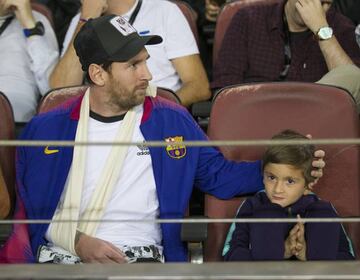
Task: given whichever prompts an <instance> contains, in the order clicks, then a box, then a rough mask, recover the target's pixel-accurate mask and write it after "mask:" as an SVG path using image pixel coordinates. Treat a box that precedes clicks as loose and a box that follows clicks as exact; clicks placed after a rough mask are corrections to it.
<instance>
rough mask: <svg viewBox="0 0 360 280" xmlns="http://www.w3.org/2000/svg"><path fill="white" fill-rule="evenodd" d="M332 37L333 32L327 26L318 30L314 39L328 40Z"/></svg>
mask: <svg viewBox="0 0 360 280" xmlns="http://www.w3.org/2000/svg"><path fill="white" fill-rule="evenodd" d="M332 36H333V30H332V28H331V27H329V26H324V27H321V28H320V29H319V31H318V32H316V34H315V37H316V39H317V40H319V41H324V40H328V39H330V38H331V37H332Z"/></svg>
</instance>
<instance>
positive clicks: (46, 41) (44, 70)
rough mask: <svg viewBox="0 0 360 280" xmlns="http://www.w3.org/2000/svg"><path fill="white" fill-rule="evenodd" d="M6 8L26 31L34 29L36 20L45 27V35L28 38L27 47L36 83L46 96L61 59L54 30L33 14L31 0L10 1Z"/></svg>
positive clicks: (44, 20) (38, 15)
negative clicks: (57, 63)
mask: <svg viewBox="0 0 360 280" xmlns="http://www.w3.org/2000/svg"><path fill="white" fill-rule="evenodd" d="M4 8H5V9H11V10H13V11H14V13H15V16H16V19H17V20H18V21H19V22H20V24H21V26H22V28H24V29H32V28H34V27H35V24H36V20H39V21H40V22H41V23H42V24H43V26H44V31H45V32H44V34H43V35H33V36H30V37H28V38H26V46H27V52H28V54H29V56H30V61H31V65H30V68H31V71H32V72H33V74H34V78H35V82H36V84H37V87H38V89H39V91H40V93H41V94H45V93H46V92H47V91H48V90H49V82H48V81H49V80H48V79H49V76H50V73H51V71H52V69H53V67H54V66H55V64H56V62H57V60H58V57H59V51H58V44H57V40H56V37H55V33H54V30H53V29H52V26H51V25H50V23H49V21H48V19H47V18H46V17H44V16H43V15H42V14H38V13H33V11H32V9H31V4H30V1H29V0H25V1H23V0H8V1H6V2H5V3H4Z"/></svg>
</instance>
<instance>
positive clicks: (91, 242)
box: [75, 232, 127, 263]
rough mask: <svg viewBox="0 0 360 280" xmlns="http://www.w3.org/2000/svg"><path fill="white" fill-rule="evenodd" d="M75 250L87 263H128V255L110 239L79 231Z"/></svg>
mask: <svg viewBox="0 0 360 280" xmlns="http://www.w3.org/2000/svg"><path fill="white" fill-rule="evenodd" d="M75 251H76V254H77V255H78V256H79V258H80V259H81V260H82V261H83V262H85V263H127V257H126V255H125V254H124V253H123V252H122V251H121V250H120V249H119V248H117V247H116V246H114V245H113V244H111V243H110V242H108V241H105V240H101V239H99V238H95V237H91V236H89V235H86V234H84V233H79V232H78V233H77V238H76V241H75Z"/></svg>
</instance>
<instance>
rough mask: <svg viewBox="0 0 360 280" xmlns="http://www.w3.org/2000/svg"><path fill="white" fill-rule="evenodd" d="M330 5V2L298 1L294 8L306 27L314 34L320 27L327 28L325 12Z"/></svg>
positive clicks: (317, 0) (315, 0)
mask: <svg viewBox="0 0 360 280" xmlns="http://www.w3.org/2000/svg"><path fill="white" fill-rule="evenodd" d="M330 4H331V1H321V0H298V1H297V2H296V4H295V6H296V9H297V11H298V12H299V14H300V16H301V18H302V20H303V21H304V23H305V24H306V26H307V27H308V28H309V29H310V30H311V31H312V32H313V33H314V34H315V33H316V32H318V31H319V29H320V28H321V27H324V26H329V24H328V22H327V20H326V12H327V10H328V9H329V8H330Z"/></svg>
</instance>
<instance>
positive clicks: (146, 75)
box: [140, 63, 152, 81]
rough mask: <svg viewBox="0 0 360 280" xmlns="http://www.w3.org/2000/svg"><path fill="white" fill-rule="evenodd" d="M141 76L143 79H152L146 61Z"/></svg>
mask: <svg viewBox="0 0 360 280" xmlns="http://www.w3.org/2000/svg"><path fill="white" fill-rule="evenodd" d="M140 77H141V79H142V80H147V81H151V80H152V75H151V73H150V70H149V68H148V67H147V65H146V63H144V65H143V66H142V67H141V73H140Z"/></svg>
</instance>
